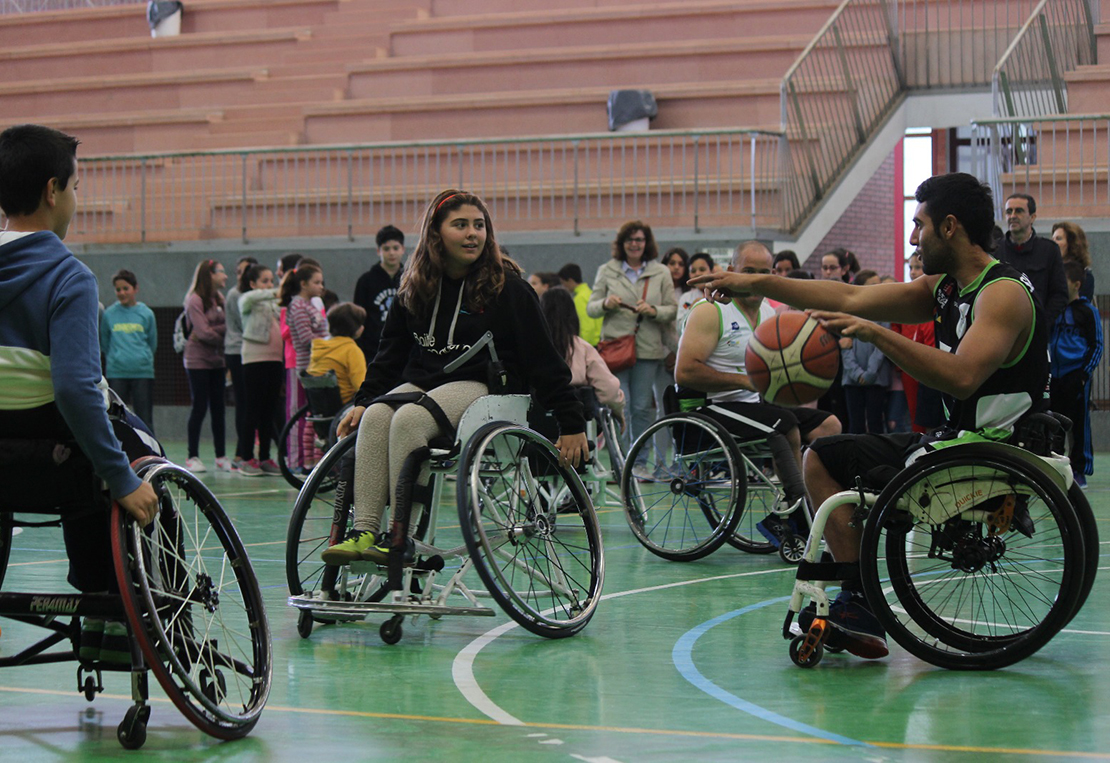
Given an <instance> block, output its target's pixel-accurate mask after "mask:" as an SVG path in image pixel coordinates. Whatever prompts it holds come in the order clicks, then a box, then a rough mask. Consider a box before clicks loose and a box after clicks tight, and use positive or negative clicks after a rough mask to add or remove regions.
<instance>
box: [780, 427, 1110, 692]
mask: <svg viewBox="0 0 1110 763" xmlns="http://www.w3.org/2000/svg"><path fill="white" fill-rule="evenodd" d="M1039 417H1044V418H1039ZM1038 418H1039V420H1035V419H1038ZM1031 419H1032V421H1031V422H1030V424H1031V426H1030V427H1026V430H1027V431H1029V430H1030V429H1033V430H1036V429H1038V428H1042V429H1047V430H1049V431H1052V430H1054V429H1055V427H1054V425H1053V424H1052V423H1051V421H1046V419H1051V417H1050V416H1048V415H1047V414H1035V416H1034V417H1031ZM1054 438H1055V435H1053V437H1052V438H1048V439H1049V440H1051V439H1054ZM1015 439H1016V444H1004V443H995V442H974V443H961V444H955V445H949V446H947V447H941V448H939V449H937V450H934V451H932V452H928V453H925V454H924V455H921V456H920V457H918V458H916V459H914V460H912V461H911V462H910V463H909V465H908V466H907V467H906V468H905V469H903V470H902V471H898V472H896V473H894V474H893V476H892V475H890V474H885V475H869V480H868V482H867V483H865V481H864V480H863V479H862V478H861V479H860V480H859V481H858V484H857V487H856V489H854V490H845V491H843V492H840V493H837V494H835V495H833V496H831V497H830V498H829V499H828V500H826V501H825V502H824V503H823V504H822V505H821V507H820V509H819V510H818V511H817V514H816V516H815V518H814V521H813V527H812V530H811V533H810V537H809V543H808V545H807V548H806V554H805V559H804V560H803V561H802V563H801V564H800V565H799V568H798V572H797V580H796V581H795V584H794V591H793V594H792V596H791V600H790V605H789V609H788V612H787V615H786V620H785V621H784V623H783V637H784V638H787V639H789V640H790V650H789V651H790V658H791V660H792V661H793V662H794V664H796V665H798V666H799V667H803V668H812V667H814V666H815V665H817V664H818V663H819V662H820V661H821V658H822V655H823V653H824V652H826V651H829V652H837V651H840V650H839V648H838V647H836V646H834V645H833V643H832V642H830V640H829V635H830V631H831V629H832V626H830V625H829V624H828V622H827V619H826V618H827V617H828V613H829V597H828V595H827V594H826V593H825V586H826V584H827V583H828V582H829V581H830V580H841V579H843V578H845V577H848V576H850V575H853V574H858V575H859V577H860V579H861V582H862V584H863V589H864V593H865V595H866V597H867V601H868V603H869V605H870V606H871V608H872V610H873V612H874V614H875V616H876V618H877V619H878V620H879V622H880V624H881V625H882V626H883V628H884V629H885V630H886V632H887V634H888V635H889V636H890V637H892V638H893V639H894V640H895V641H896V642H897V643H898V644H899V645H901V646H902V647H903V648H904V649H905V650H906V651H908V652H909V653H911V654H913V655H914V656H916V657H918V658H919V659H922V660H924V661H926V662H929V663H931V664H933V665H936V666H938V667H942V668H947V669H954V670H993V669H997V668H1003V667H1006V666H1009V665H1012V664H1014V663H1016V662H1018V661H1020V660H1023V659H1025V658H1026V657H1028V656H1029V655H1031V654H1033V653H1034V652H1036V651H1037V650H1038V649H1040V648H1041V647H1043V646H1044V645H1045V644H1047V643H1048V642H1049V641H1050V640H1051V639H1052V637H1053V636H1054V635H1056V633H1057V632H1059V631H1060V630H1061V629H1062V628H1063V627H1064V626H1066V625H1067V624H1068V622H1069V621H1070V620H1071V619H1072V618H1073V617H1074V616H1075V614H1076V613H1077V612H1078V611H1079V610H1080V608H1081V607H1082V606H1083V604H1084V602H1085V601H1086V599H1087V596H1088V594H1089V593H1090V591H1091V587H1092V586H1093V585H1094V580H1095V575H1096V573H1097V570H1098V559H1099V545H1098V530H1097V526H1096V524H1095V518H1094V515H1093V513H1092V512H1091V507H1090V504H1088V502H1087V499H1086V496H1085V495H1084V493H1083V491H1082V490H1081V489H1080V488H1079V487H1078V486H1077V485H1075V484H1074V482H1073V480H1072V474H1071V466H1070V463H1069V461H1068V459H1067V457H1066V456H1061V455H1059V454H1058V453H1054V452H1052V450H1051V449H1050V448H1044V447H1041V445H1042V444H1043V442H1044V441H1045V439H1046V438H1043V437H1041V436H1040V435H1033V436H1032V437H1030V436H1022V435H1019V437H1017V438H1015ZM1056 443H1057V445H1058V446H1059V444H1060V440H1059V439H1056ZM1061 449H1062V448H1061ZM1039 454H1043V455H1039ZM891 471H895V470H891ZM882 482H885V483H886V484H885V486H881V485H880V483H882ZM868 483H870V484H868ZM848 504H854V505H856V506H857V508H856V510H855V512H854V514H853V519H852V522H853V523H854V524H856V525H857V526H858V525H859V524H860V523H862V526H863V538H862V544H861V548H860V561H859V565H858V569H857V568H856V567H855V565H846V564H838V563H836V562H834V561H832V560H831V557H829V556H828V555H827V554H822V553H821V551H820V545H821V537H822V534H823V532H824V528H825V523H826V521H827V519H828V517H829V514H830V513H831V512H832V511H833V510H834V509H836V508H837V507H839V506H843V505H848ZM806 598H809V599H812V601H813V602H814V605H815V615H814V618H813V621H812V623H811V625H810V626H809V628H808V630H807V631H806V632H804V633H803V632H802V631H801V628H800V627H799V626H798V625H797V624H796V623H794V619H795V615H796V614H797V613H798V612H800V611H801V610H802V605H803V602H804V600H805V599H806ZM834 641H835V639H834Z"/></svg>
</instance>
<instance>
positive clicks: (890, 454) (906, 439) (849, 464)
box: [809, 432, 925, 488]
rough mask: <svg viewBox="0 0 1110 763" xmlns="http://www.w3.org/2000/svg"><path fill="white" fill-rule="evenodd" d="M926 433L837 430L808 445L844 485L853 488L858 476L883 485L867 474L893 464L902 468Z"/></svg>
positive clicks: (869, 484) (883, 482)
mask: <svg viewBox="0 0 1110 763" xmlns="http://www.w3.org/2000/svg"><path fill="white" fill-rule="evenodd" d="M924 438H925V435H922V434H919V433H917V432H902V433H899V434H838V435H834V436H832V437H822V438H820V439H818V440H817V441H815V442H814V443H813V444H812V445H810V446H809V449H810V452H811V453H815V454H816V455H817V456H818V457H819V458H820V459H821V463H822V464H824V465H825V469H826V470H827V471H828V473H829V476H830V477H832V478H833V479H834V480H835V481H836V482H837V483H839V484H840V486H841V487H843V488H852V487H854V486H855V484H856V477H857V476H858V477H862V478H863V480H864V485H865V486H867V487H873V488H877V487H883V486H884V485H885V481H883V480H881V479H880V480H878V482H880V483H882V484H876V481H875V480H869V479H868V474H869V473H870V472H871V471H872V470H875V469H878V468H880V467H894V468H895V469H897V470H898V471H901V470H902V469H903V468H904V467H905V465H906V458H907V456H909V454H910V453H911V452H912V451H914V450H915V449H916V448H917V447H918V446H919V445H920V444H921V443H922V441H923V439H924Z"/></svg>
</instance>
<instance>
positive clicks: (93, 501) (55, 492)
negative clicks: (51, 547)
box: [0, 439, 108, 514]
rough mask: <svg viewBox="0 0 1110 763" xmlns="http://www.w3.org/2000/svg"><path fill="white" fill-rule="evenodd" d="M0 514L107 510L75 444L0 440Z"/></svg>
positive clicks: (91, 471)
mask: <svg viewBox="0 0 1110 763" xmlns="http://www.w3.org/2000/svg"><path fill="white" fill-rule="evenodd" d="M0 480H2V481H3V485H4V492H3V499H2V502H0V511H3V512H13V513H14V512H22V513H29V514H68V513H71V512H73V511H77V510H84V509H89V508H92V507H93V506H95V505H97V504H102V505H103V506H105V507H106V506H107V505H108V504H107V498H106V496H105V494H104V491H103V489H102V483H101V481H100V480H99V479H98V478H97V476H96V475H95V474H94V472H93V468H92V463H91V462H90V461H89V460H88V459H87V458H86V457H85V455H84V453H82V452H81V450H80V449H79V448H78V447H77V445H76V444H75V443H62V442H58V441H57V440H54V439H40V440H19V439H0Z"/></svg>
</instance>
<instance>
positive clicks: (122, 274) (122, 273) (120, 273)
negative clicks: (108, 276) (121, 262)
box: [112, 269, 139, 289]
mask: <svg viewBox="0 0 1110 763" xmlns="http://www.w3.org/2000/svg"><path fill="white" fill-rule="evenodd" d="M116 281H126V282H127V283H129V284H131V288H132V289H135V288H138V286H139V279H137V278H135V274H134V273H132V272H131V271H130V270H125V269H120V270H117V271H116V274H115V275H114V276H112V286H115V285H116Z"/></svg>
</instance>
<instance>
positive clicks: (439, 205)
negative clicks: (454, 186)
mask: <svg viewBox="0 0 1110 763" xmlns="http://www.w3.org/2000/svg"><path fill="white" fill-rule="evenodd" d="M456 196H458V194H457V193H453V194H451V195H450V196H447V197H445V198H444V199H443V201H441V202H440V203H438V204H436V211H435V212H432V214H433V215H434V214H436V213H437V212H439V208H440V207H442V206H443V205H444V204H446V203H447V202H448V201H450V200H451V199H453V198H455V197H456Z"/></svg>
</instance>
